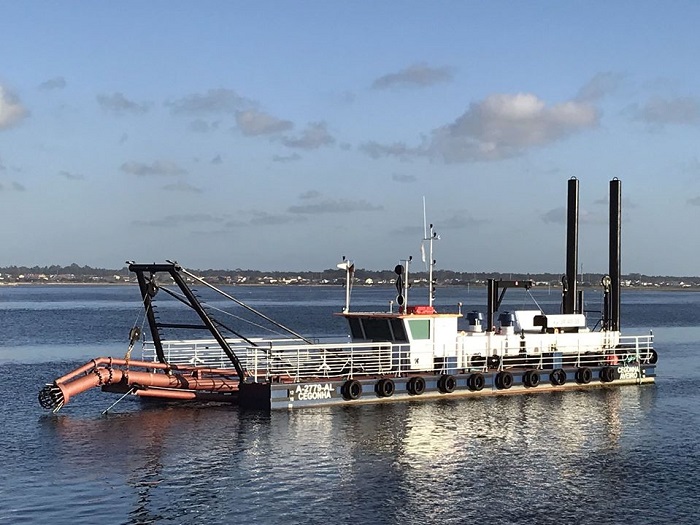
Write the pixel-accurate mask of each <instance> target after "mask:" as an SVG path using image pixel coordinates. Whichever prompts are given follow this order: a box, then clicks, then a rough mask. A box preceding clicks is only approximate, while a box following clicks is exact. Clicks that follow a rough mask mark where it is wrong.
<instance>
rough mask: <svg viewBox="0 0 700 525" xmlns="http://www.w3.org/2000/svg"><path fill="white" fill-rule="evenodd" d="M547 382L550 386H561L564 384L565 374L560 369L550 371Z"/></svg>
mask: <svg viewBox="0 0 700 525" xmlns="http://www.w3.org/2000/svg"><path fill="white" fill-rule="evenodd" d="M549 382H550V383H552V386H562V385H563V384H565V383H566V372H564V371H563V370H562V369H561V368H556V369H554V370H552V373H551V374H549Z"/></svg>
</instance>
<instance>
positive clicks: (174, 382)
mask: <svg viewBox="0 0 700 525" xmlns="http://www.w3.org/2000/svg"><path fill="white" fill-rule="evenodd" d="M103 365H106V366H103ZM112 365H118V366H119V365H121V366H127V362H126V361H125V360H123V359H113V358H110V357H98V358H96V359H93V360H92V361H91V362H89V363H86V364H85V365H83V366H81V367H79V368H77V369H75V370H73V371H72V372H70V373H68V374H66V375H64V376H62V377H59V378H58V379H56V381H55V382H54V385H55V386H56V387H57V388H58V389H59V390H60V391H61V393H62V394H63V405H65V404H67V403H68V401H70V399H71V398H72V397H73V396H75V395H77V394H80V393H82V392H85V391H86V390H89V389H91V388H95V387H99V386H107V385H115V384H121V385H123V386H124V387H125V388H126V389H129V388H131V387H146V388H147V387H155V388H160V389H164V388H167V389H174V390H159V391H155V390H154V391H153V393H151V394H141V395H150V396H153V397H168V398H175V399H194V398H195V397H197V393H196V391H206V392H215V393H231V392H236V391H238V385H239V380H238V378H236V379H228V378H225V377H202V376H204V375H207V374H209V375H215V376H222V375H228V376H231V375H236V371H235V370H221V369H207V368H197V367H182V366H179V367H178V366H176V365H166V364H163V363H150V362H146V361H129V362H128V366H129V367H132V366H138V367H143V368H150V369H154V368H155V369H160V370H167V371H168V372H161V373H157V372H144V371H139V370H131V369H126V370H123V369H121V368H112ZM172 371H177V372H179V373H169V372H172ZM185 373H186V374H187V375H185ZM81 374H82V375H81ZM139 392H140V393H141V392H145V391H139Z"/></svg>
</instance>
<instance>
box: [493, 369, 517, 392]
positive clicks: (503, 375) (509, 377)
mask: <svg viewBox="0 0 700 525" xmlns="http://www.w3.org/2000/svg"><path fill="white" fill-rule="evenodd" d="M512 386H513V374H511V373H510V372H505V371H503V372H499V373H498V374H497V375H496V388H499V389H501V390H508V389H509V388H510V387H512Z"/></svg>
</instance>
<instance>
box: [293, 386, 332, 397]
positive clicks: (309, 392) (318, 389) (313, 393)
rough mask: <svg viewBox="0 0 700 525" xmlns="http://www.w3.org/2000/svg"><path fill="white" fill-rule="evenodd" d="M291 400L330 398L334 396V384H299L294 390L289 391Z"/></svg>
mask: <svg viewBox="0 0 700 525" xmlns="http://www.w3.org/2000/svg"><path fill="white" fill-rule="evenodd" d="M289 397H290V399H291V400H294V399H297V400H299V401H315V400H318V399H330V398H331V397H333V385H331V384H330V383H325V384H323V385H297V387H296V388H295V389H294V390H290V391H289Z"/></svg>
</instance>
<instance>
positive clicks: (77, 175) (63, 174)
mask: <svg viewBox="0 0 700 525" xmlns="http://www.w3.org/2000/svg"><path fill="white" fill-rule="evenodd" d="M58 174H59V175H60V176H61V177H63V178H66V179H69V180H83V179H85V176H84V175H82V174H80V173H73V172H70V171H65V170H61V171H59V172H58Z"/></svg>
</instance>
